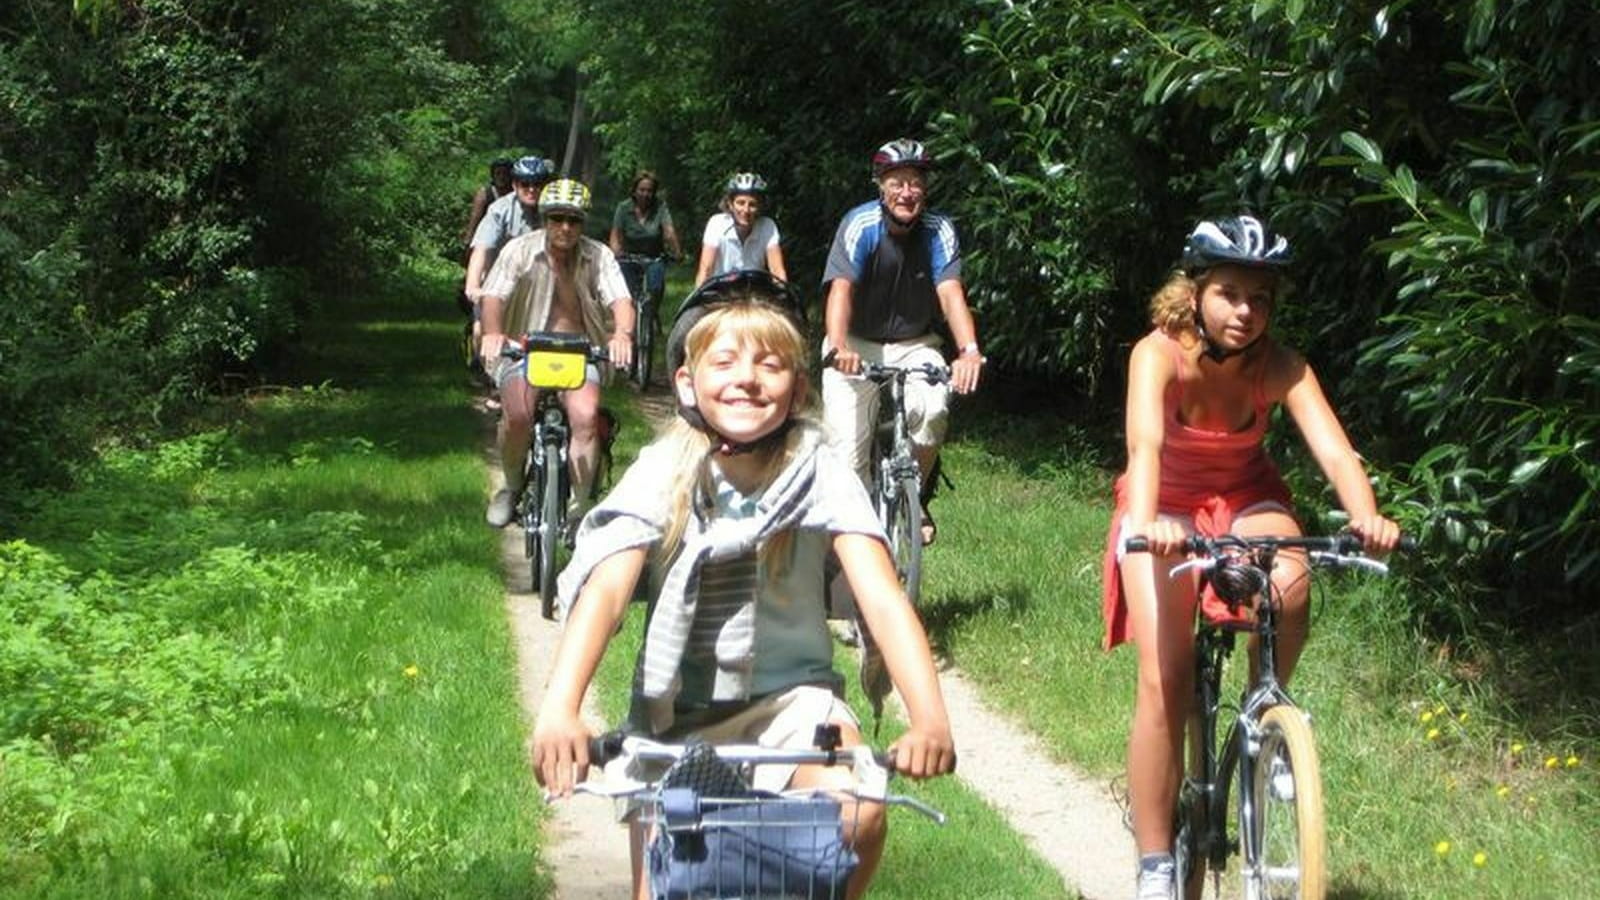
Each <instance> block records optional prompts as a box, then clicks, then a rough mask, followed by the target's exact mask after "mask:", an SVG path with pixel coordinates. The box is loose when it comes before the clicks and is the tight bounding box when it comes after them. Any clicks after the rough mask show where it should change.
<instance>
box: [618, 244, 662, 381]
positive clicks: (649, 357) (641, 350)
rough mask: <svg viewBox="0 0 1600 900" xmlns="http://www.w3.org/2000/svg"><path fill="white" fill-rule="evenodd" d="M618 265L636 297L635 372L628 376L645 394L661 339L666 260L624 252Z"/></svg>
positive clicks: (629, 288) (634, 305)
mask: <svg viewBox="0 0 1600 900" xmlns="http://www.w3.org/2000/svg"><path fill="white" fill-rule="evenodd" d="M617 264H618V265H619V266H621V267H622V277H623V280H624V281H626V282H627V283H628V293H629V294H630V295H632V296H633V308H634V313H635V316H634V354H633V371H632V372H630V373H629V374H630V375H631V376H632V378H633V381H634V383H635V384H637V385H638V386H639V389H640V390H641V391H642V390H644V389H646V388H648V387H649V386H650V373H651V368H652V366H653V365H654V363H655V346H656V343H657V340H658V339H659V338H660V337H661V334H660V331H661V315H660V311H661V298H662V295H663V294H664V293H665V291H666V265H667V257H665V256H646V255H644V254H642V253H623V254H621V255H619V256H618V257H617Z"/></svg>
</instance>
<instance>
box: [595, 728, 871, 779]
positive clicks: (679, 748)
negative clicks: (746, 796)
mask: <svg viewBox="0 0 1600 900" xmlns="http://www.w3.org/2000/svg"><path fill="white" fill-rule="evenodd" d="M685 749H687V747H686V745H683V744H668V743H662V742H660V741H653V740H650V739H649V738H642V737H635V736H632V735H626V734H623V733H622V732H620V731H610V732H607V733H605V734H602V735H598V736H596V737H591V738H589V764H590V765H593V766H603V765H605V764H606V763H608V762H611V761H612V760H614V759H616V758H617V757H619V756H622V755H624V754H628V755H631V756H633V757H634V758H635V759H639V760H642V761H644V762H673V761H675V760H677V759H678V757H680V756H682V755H683V753H684V750H685ZM712 749H713V750H715V751H716V753H717V758H718V759H721V760H723V761H724V762H729V763H733V764H734V765H744V764H747V763H748V764H752V765H762V764H772V763H782V764H785V765H800V766H836V765H838V764H840V763H842V762H851V761H853V760H855V759H857V758H858V757H859V756H860V755H862V754H867V755H869V756H870V758H871V760H872V762H873V763H874V764H875V765H877V766H878V767H879V768H881V769H883V770H884V771H886V772H891V773H892V772H894V771H895V768H894V757H892V756H890V755H889V754H888V753H886V752H884V751H882V750H874V749H872V748H871V747H867V746H865V745H856V746H853V747H837V748H834V749H832V750H825V749H819V748H808V749H804V750H797V749H784V748H781V747H762V746H760V745H758V744H720V745H713V747H712Z"/></svg>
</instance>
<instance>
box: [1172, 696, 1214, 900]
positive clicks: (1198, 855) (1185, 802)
mask: <svg viewBox="0 0 1600 900" xmlns="http://www.w3.org/2000/svg"><path fill="white" fill-rule="evenodd" d="M1198 702H1199V701H1198V699H1197V700H1196V703H1197V704H1198ZM1204 740H1205V729H1204V728H1203V727H1202V725H1201V716H1200V711H1199V710H1198V709H1194V710H1190V712H1189V725H1188V728H1187V730H1186V739H1185V741H1184V766H1183V772H1184V777H1183V782H1182V784H1180V785H1179V788H1178V808H1177V811H1176V818H1175V820H1174V822H1173V828H1172V853H1173V857H1174V861H1175V862H1176V864H1177V869H1178V896H1179V897H1180V898H1182V900H1201V898H1202V897H1203V896H1204V895H1205V886H1206V865H1207V850H1206V842H1207V841H1208V840H1209V838H1210V835H1211V808H1210V805H1209V798H1208V797H1207V796H1206V793H1205V790H1204V787H1203V786H1204V785H1205V783H1206V778H1207V776H1206V770H1205V748H1204V747H1203V742H1204Z"/></svg>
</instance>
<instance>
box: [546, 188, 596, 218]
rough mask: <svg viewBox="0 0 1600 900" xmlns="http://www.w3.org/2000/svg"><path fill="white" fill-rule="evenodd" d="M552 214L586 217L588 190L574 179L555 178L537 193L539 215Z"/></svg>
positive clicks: (587, 212) (587, 213) (587, 211)
mask: <svg viewBox="0 0 1600 900" xmlns="http://www.w3.org/2000/svg"><path fill="white" fill-rule="evenodd" d="M553 212H565V213H572V214H573V215H578V216H584V217H588V215H589V188H588V187H586V186H585V185H584V183H583V182H581V181H578V180H577V179H575V178H557V179H556V180H555V181H552V182H550V183H549V184H547V185H545V186H544V190H543V191H541V192H540V193H539V214H540V215H542V216H547V215H549V214H550V213H553Z"/></svg>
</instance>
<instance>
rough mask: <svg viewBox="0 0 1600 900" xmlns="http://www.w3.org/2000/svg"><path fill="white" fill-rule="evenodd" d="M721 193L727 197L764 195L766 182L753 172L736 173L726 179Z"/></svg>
mask: <svg viewBox="0 0 1600 900" xmlns="http://www.w3.org/2000/svg"><path fill="white" fill-rule="evenodd" d="M722 192H723V193H724V194H726V195H728V196H729V197H731V196H733V195H734V194H765V193H766V192H767V180H766V179H765V178H762V177H761V176H760V175H757V174H756V173H754V172H738V173H736V174H734V175H732V176H730V177H729V178H728V183H727V184H725V185H723V187H722Z"/></svg>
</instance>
